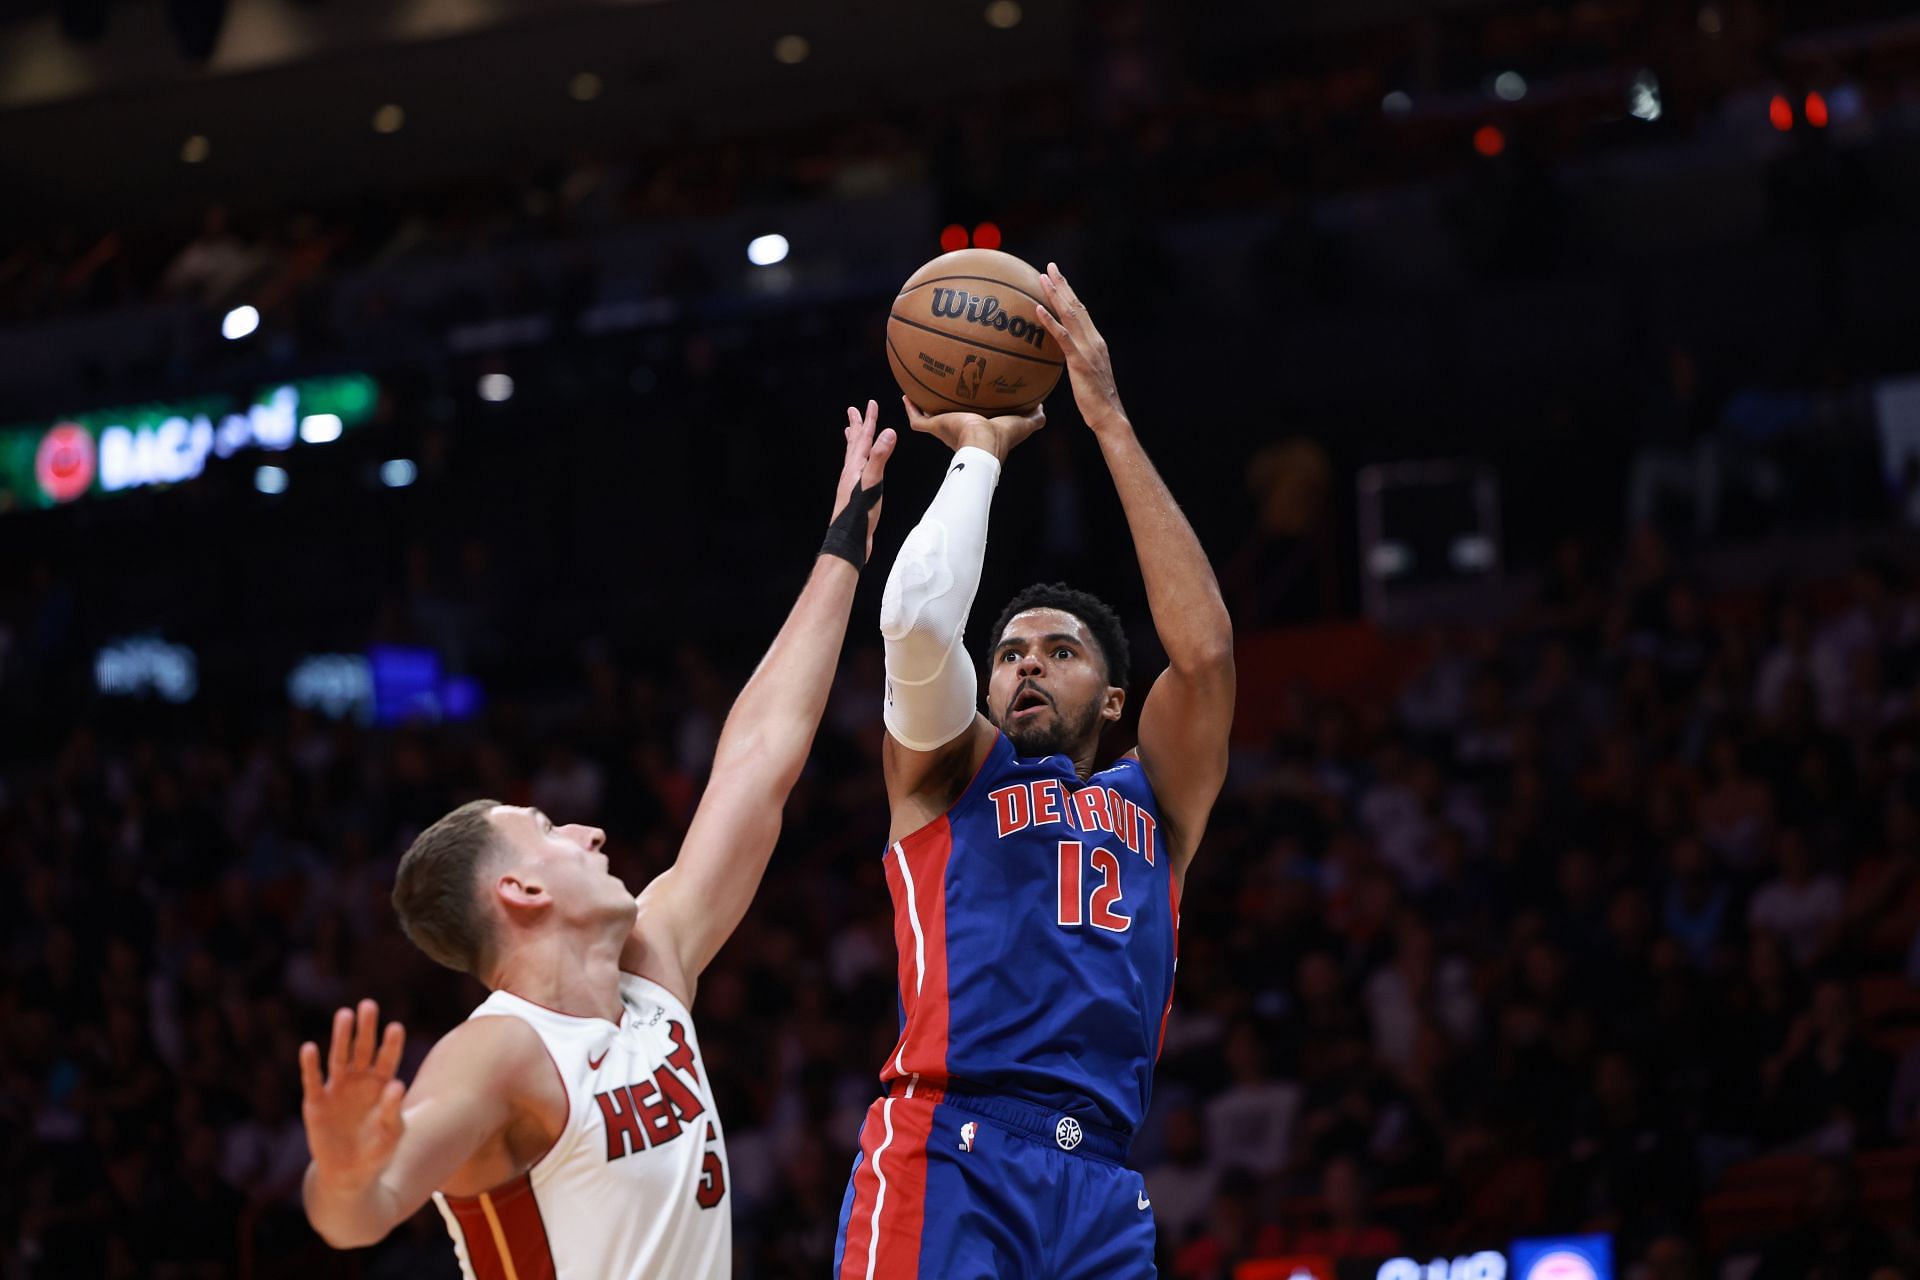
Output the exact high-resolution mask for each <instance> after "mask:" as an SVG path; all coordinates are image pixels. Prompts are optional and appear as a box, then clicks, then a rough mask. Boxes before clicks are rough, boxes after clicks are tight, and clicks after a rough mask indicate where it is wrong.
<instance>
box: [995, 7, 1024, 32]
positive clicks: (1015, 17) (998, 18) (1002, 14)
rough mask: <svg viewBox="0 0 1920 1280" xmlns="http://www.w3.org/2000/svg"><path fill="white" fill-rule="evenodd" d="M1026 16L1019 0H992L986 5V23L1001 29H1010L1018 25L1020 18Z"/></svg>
mask: <svg viewBox="0 0 1920 1280" xmlns="http://www.w3.org/2000/svg"><path fill="white" fill-rule="evenodd" d="M1024 16H1026V15H1025V14H1024V12H1023V11H1022V10H1021V8H1020V0H993V3H992V4H989V5H988V6H987V14H986V17H987V25H988V26H990V27H995V28H998V29H999V30H1001V31H1010V30H1012V29H1013V28H1014V27H1017V26H1019V25H1020V19H1021V18H1022V17H1024Z"/></svg>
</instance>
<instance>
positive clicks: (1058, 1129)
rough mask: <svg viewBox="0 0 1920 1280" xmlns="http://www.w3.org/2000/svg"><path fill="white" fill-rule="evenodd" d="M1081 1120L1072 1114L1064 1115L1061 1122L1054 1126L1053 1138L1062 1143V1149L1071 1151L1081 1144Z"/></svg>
mask: <svg viewBox="0 0 1920 1280" xmlns="http://www.w3.org/2000/svg"><path fill="white" fill-rule="evenodd" d="M1080 1137H1081V1134H1080V1122H1079V1121H1078V1120H1075V1119H1074V1118H1073V1117H1072V1116H1062V1117H1061V1119H1060V1123H1059V1124H1057V1125H1055V1126H1054V1127H1053V1140H1054V1141H1055V1142H1057V1143H1059V1144H1060V1149H1061V1150H1062V1151H1071V1150H1073V1149H1074V1148H1075V1147H1077V1146H1079V1145H1080Z"/></svg>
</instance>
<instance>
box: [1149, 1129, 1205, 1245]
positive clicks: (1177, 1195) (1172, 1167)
mask: <svg viewBox="0 0 1920 1280" xmlns="http://www.w3.org/2000/svg"><path fill="white" fill-rule="evenodd" d="M1146 1179H1147V1196H1148V1198H1149V1199H1151V1200H1152V1201H1153V1216H1154V1221H1155V1223H1156V1224H1157V1225H1158V1227H1159V1231H1160V1239H1161V1240H1162V1241H1163V1242H1164V1244H1165V1245H1166V1246H1167V1247H1168V1248H1170V1249H1176V1250H1177V1249H1180V1248H1182V1247H1184V1246H1185V1245H1186V1243H1187V1240H1188V1238H1189V1237H1190V1236H1192V1235H1193V1233H1194V1232H1195V1231H1197V1230H1199V1229H1200V1228H1201V1227H1202V1226H1203V1225H1204V1224H1205V1222H1206V1219H1207V1214H1208V1213H1209V1212H1210V1211H1211V1210H1212V1207H1213V1197H1214V1190H1215V1188H1216V1186H1217V1184H1218V1183H1219V1181H1220V1167H1219V1165H1218V1164H1217V1163H1215V1162H1213V1161H1211V1160H1209V1159H1208V1158H1207V1146H1206V1129H1205V1128H1204V1127H1203V1126H1202V1124H1201V1122H1200V1113H1199V1112H1198V1111H1196V1110H1195V1109H1194V1108H1193V1107H1191V1106H1187V1105H1181V1106H1177V1107H1175V1108H1174V1109H1173V1110H1172V1111H1171V1112H1170V1113H1168V1115H1167V1136H1166V1158H1165V1159H1164V1160H1162V1161H1161V1162H1160V1163H1159V1164H1156V1165H1155V1166H1153V1168H1151V1169H1149V1170H1147V1172H1146Z"/></svg>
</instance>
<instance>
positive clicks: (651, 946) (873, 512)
mask: <svg viewBox="0 0 1920 1280" xmlns="http://www.w3.org/2000/svg"><path fill="white" fill-rule="evenodd" d="M878 416H879V407H878V406H877V405H875V404H874V403H873V402H872V401H871V400H869V401H868V402H867V412H866V414H865V416H864V417H863V416H862V415H861V414H860V412H859V411H858V410H856V409H848V410H847V429H846V438H847V451H846V458H845V461H844V464H843V465H842V467H841V470H840V481H839V485H838V488H837V491H836V498H835V503H834V520H835V523H834V525H833V526H832V527H831V528H830V530H829V533H828V541H827V545H826V546H825V547H823V549H822V551H821V554H820V555H819V556H818V557H817V558H816V559H815V560H814V565H813V572H812V574H811V575H810V576H809V577H808V578H807V585H806V586H805V587H804V588H803V589H802V590H801V592H800V598H799V599H798V600H797V601H795V602H794V606H793V611H792V612H791V613H789V614H788V615H787V621H786V624H785V625H784V626H782V627H781V628H780V634H779V635H777V636H775V637H774V640H773V646H772V647H771V648H769V649H768V650H767V655H766V657H764V658H762V659H761V660H760V666H759V667H758V668H757V669H756V670H755V671H754V673H753V676H752V678H751V679H749V680H748V681H747V683H746V687H745V688H743V689H741V690H740V696H739V697H738V698H736V699H734V703H733V710H732V711H731V712H729V713H728V715H727V723H726V727H725V728H723V729H722V730H721V732H720V741H719V744H718V745H717V746H716V747H715V749H714V755H713V771H712V773H711V775H710V776H709V779H708V781H707V789H706V792H705V794H703V795H702V796H701V797H700V804H699V807H698V808H697V809H695V811H694V815H693V822H692V824H691V825H690V826H689V827H688V828H687V837H686V839H685V840H684V841H682V842H681V845H680V856H679V858H678V859H677V860H675V862H674V864H673V866H672V867H670V868H668V869H667V870H666V871H664V872H662V873H661V874H660V875H659V876H658V877H656V878H655V879H654V881H653V883H652V884H650V885H648V886H647V888H646V891H645V892H643V893H642V894H641V895H640V910H639V914H638V917H637V919H636V920H635V922H634V926H633V934H632V936H631V937H630V938H629V939H628V941H627V945H626V948H625V949H624V950H623V951H622V952H621V955H620V967H621V968H622V969H624V970H626V971H628V972H630V973H637V974H641V975H643V976H645V977H647V978H651V979H652V980H653V981H655V982H658V983H660V985H662V986H664V987H666V988H667V989H668V990H669V991H671V992H673V993H674V994H675V995H676V996H678V997H679V998H680V999H681V1000H682V1001H683V1002H685V1003H689V1004H691V1003H692V1000H693V989H694V985H695V983H696V982H698V980H699V977H700V973H701V971H702V970H704V969H705V968H706V967H707V964H708V963H709V962H710V961H711V960H712V959H713V957H714V955H715V954H716V953H718V951H719V950H720V947H721V945H722V944H723V943H725V942H726V940H727V938H728V937H729V936H730V935H731V934H732V933H733V930H734V928H735V927H736V926H737V925H738V924H739V923H740V920H741V917H743V916H745V915H746V913H747V907H748V905H749V904H750V903H751V902H752V901H753V895H754V892H755V891H756V890H757V889H758V888H759V887H760V877H761V876H762V875H763V874H765V872H766V869H767V859H768V858H769V857H771V856H772V854H773V845H774V841H775V840H776V839H777V838H778V836H779V834H780V811H781V808H782V807H783V806H784V805H785V804H786V802H787V793H788V792H790V791H792V790H793V784H794V783H795V782H797V781H799V778H800V767H801V766H802V765H803V764H805V763H806V759H807V752H808V751H809V750H810V749H811V748H812V746H813V735H814V731H815V730H816V729H818V728H819V727H820V717H821V715H822V714H823V713H824V712H825V711H826V706H827V692H828V690H829V689H830V688H831V686H832V684H833V673H834V668H835V667H837V666H838V665H839V662H840V645H841V641H842V640H844V639H845V638H846V633H847V615H848V613H849V612H851V610H852V608H853V593H854V588H855V587H856V586H858V585H859V581H860V569H859V567H858V566H857V565H856V564H855V563H854V562H853V560H852V559H851V558H850V557H851V556H853V555H858V556H859V559H860V563H861V564H864V563H865V560H866V556H867V555H868V554H870V553H871V552H872V550H873V530H874V527H875V526H876V525H877V524H878V522H879V519H880V505H879V489H880V480H881V477H882V475H883V473H884V472H885V470H886V466H887V458H888V457H889V456H890V455H891V454H892V453H893V446H894V440H895V436H894V433H893V432H892V431H891V430H887V431H883V432H881V433H880V434H879V435H878V437H877V438H876V436H875V434H874V424H875V421H876V420H877V418H878Z"/></svg>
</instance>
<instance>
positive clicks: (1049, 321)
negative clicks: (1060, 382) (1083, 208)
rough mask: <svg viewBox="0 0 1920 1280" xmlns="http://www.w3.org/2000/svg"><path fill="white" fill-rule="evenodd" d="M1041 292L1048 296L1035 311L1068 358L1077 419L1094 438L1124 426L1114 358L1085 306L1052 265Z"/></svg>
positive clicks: (1041, 285) (1068, 369)
mask: <svg viewBox="0 0 1920 1280" xmlns="http://www.w3.org/2000/svg"><path fill="white" fill-rule="evenodd" d="M1040 289H1041V291H1042V292H1043V293H1045V294H1046V295H1047V300H1046V305H1045V306H1042V307H1039V308H1037V310H1038V311H1039V314H1040V323H1041V324H1043V325H1045V326H1046V327H1047V332H1048V333H1050V334H1052V335H1053V340H1054V341H1055V342H1057V343H1059V344H1060V351H1061V353H1062V354H1063V355H1065V356H1066V358H1067V379H1068V380H1069V381H1070V382H1072V383H1073V401H1074V403H1075V404H1077V405H1079V406H1080V416H1081V417H1082V418H1084V419H1086V423H1087V425H1088V426H1089V427H1091V428H1093V430H1094V432H1095V433H1096V434H1098V433H1099V432H1101V431H1104V430H1106V429H1107V428H1108V427H1112V426H1116V425H1119V424H1123V423H1125V422H1126V421H1127V411H1126V410H1125V409H1124V408H1122V407H1121V404H1120V392H1119V390H1118V388H1116V387H1115V386H1114V383H1113V358H1112V357H1111V356H1110V355H1108V354H1107V340H1106V339H1105V338H1103V337H1101V336H1100V331H1099V330H1098V329H1096V328H1094V327H1093V317H1092V316H1090V315H1088V314H1087V304H1086V303H1084V302H1082V301H1080V295H1079V294H1077V293H1075V292H1074V291H1073V286H1072V285H1070V284H1068V283H1067V278H1066V277H1065V276H1064V275H1061V274H1060V268H1059V267H1058V266H1057V265H1056V264H1054V263H1051V262H1049V263H1048V264H1047V269H1046V272H1045V274H1043V275H1042V276H1041V277H1040Z"/></svg>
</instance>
